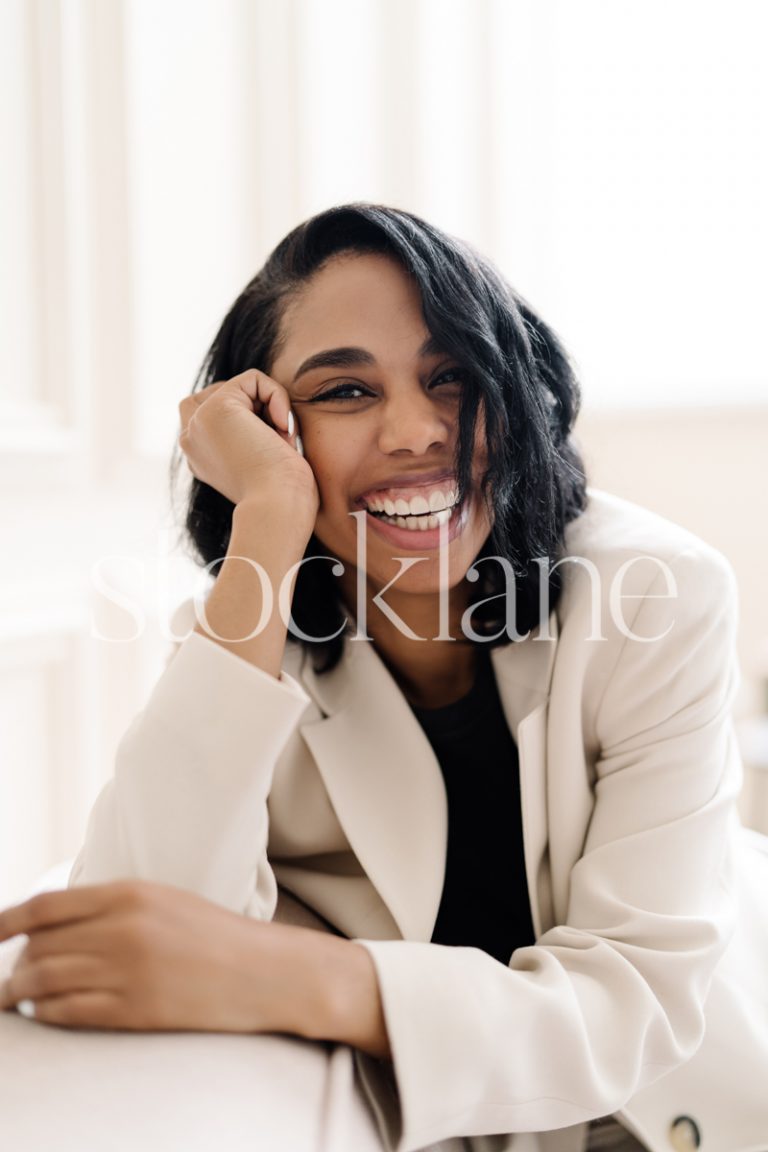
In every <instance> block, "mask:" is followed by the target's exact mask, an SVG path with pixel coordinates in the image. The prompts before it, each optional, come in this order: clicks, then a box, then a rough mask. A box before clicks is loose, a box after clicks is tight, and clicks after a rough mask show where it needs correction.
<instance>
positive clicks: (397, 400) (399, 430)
mask: <svg viewBox="0 0 768 1152" xmlns="http://www.w3.org/2000/svg"><path fill="white" fill-rule="evenodd" d="M380 412H381V424H380V427H379V433H378V446H379V450H380V451H381V452H383V453H385V454H386V455H392V454H393V453H397V452H404V453H405V452H407V453H410V454H412V455H414V456H423V455H424V454H425V453H427V452H428V451H429V450H430V448H444V447H445V445H446V444H447V443H449V442H450V439H451V436H452V435H453V428H452V423H451V421H450V420H449V419H448V418H447V415H446V412H445V411H441V410H440V406H439V405H438V404H437V403H436V402H435V400H433V399H432V398H431V397H430V395H429V394H428V393H425V392H424V391H422V389H421V388H414V389H408V390H405V389H404V390H403V391H402V392H400V393H399V394H398V395H396V396H394V395H393V396H390V397H388V398H387V400H386V401H385V402H384V404H383V405H382V406H381V409H380Z"/></svg>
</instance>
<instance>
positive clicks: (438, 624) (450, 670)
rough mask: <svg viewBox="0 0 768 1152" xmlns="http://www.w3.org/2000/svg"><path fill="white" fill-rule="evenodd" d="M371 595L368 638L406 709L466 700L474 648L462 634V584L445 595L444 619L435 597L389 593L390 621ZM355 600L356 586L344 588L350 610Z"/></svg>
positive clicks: (464, 604)
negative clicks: (397, 688)
mask: <svg viewBox="0 0 768 1152" xmlns="http://www.w3.org/2000/svg"><path fill="white" fill-rule="evenodd" d="M343 583H344V581H343V579H342V584H343ZM348 593H351V598H350V596H348ZM374 594H375V590H374V589H373V588H369V589H368V604H367V606H366V621H365V623H366V633H367V635H368V636H370V637H371V639H372V640H373V643H374V644H375V645H376V650H377V652H378V653H379V655H380V656H381V658H382V660H383V661H384V663H385V664H386V665H387V667H388V669H389V671H390V672H391V674H392V676H393V678H394V679H395V681H396V682H397V684H398V686H399V688H400V689H401V691H402V692H403V695H404V696H405V697H406V699H407V700H408V701H409V703H411V704H414V705H416V706H417V707H423V708H439V707H442V706H443V705H445V704H452V703H453V702H454V701H455V700H459V699H460V698H461V697H462V696H464V695H466V693H467V692H469V690H470V688H471V687H472V684H473V681H474V676H475V668H476V665H477V648H476V647H475V646H474V645H473V644H472V643H470V641H469V640H467V639H466V637H465V636H464V635H463V633H462V630H461V617H462V614H463V612H464V610H465V609H466V607H467V604H468V597H467V592H466V589H465V588H464V587H463V584H462V585H459V586H457V587H456V588H452V589H451V590H450V592H449V593H448V596H447V606H448V611H447V613H446V612H445V607H444V606H443V609H442V613H441V606H440V601H439V597H438V596H437V595H436V594H434V593H431V592H430V593H414V594H411V593H397V592H396V591H395V590H394V589H393V590H391V591H390V592H389V593H388V594H387V605H388V607H389V609H390V610H391V613H392V617H391V618H390V617H389V616H387V615H386V614H385V613H384V612H383V611H382V610H381V608H380V607H379V606H378V605H377V604H376V603H374V601H373V596H374ZM354 596H355V587H354V584H352V587H348V588H344V599H345V601H346V602H347V606H348V607H352V606H354V604H355V600H354ZM446 615H447V620H446V619H445V617H446ZM358 621H360V617H359V615H358Z"/></svg>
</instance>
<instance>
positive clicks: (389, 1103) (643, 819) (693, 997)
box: [357, 549, 740, 1152]
mask: <svg viewBox="0 0 768 1152" xmlns="http://www.w3.org/2000/svg"><path fill="white" fill-rule="evenodd" d="M671 568H672V571H673V574H674V576H675V578H676V582H677V590H678V596H677V599H676V600H674V601H670V600H667V599H664V598H663V594H664V592H665V587H664V586H663V584H660V586H659V587H654V586H653V585H651V586H650V587H649V588H648V590H647V593H646V594H645V596H644V597H642V598H641V600H640V602H639V605H638V608H637V612H636V615H635V617H634V625H633V629H632V630H633V632H634V633H635V634H638V635H642V636H646V637H650V636H655V637H663V638H660V639H657V640H655V641H654V642H650V643H643V642H641V641H637V640H633V639H626V640H624V641H623V642H621V643H616V648H617V649H618V654H617V657H616V660H615V662H614V663H613V667H612V671H611V673H610V675H609V676H608V677H607V682H605V683H603V689H604V691H602V699H601V700H600V701H599V703H596V704H595V706H594V709H596V716H595V717H594V722H595V727H596V732H597V736H598V742H599V747H600V752H599V756H598V760H597V763H596V766H595V785H594V797H595V803H594V810H593V816H592V819H591V822H590V825H589V830H588V835H587V838H586V842H585V844H584V847H583V852H582V855H581V857H580V858H579V860H578V862H577V864H576V866H575V867H574V868H573V870H572V873H571V880H570V896H569V905H568V911H567V915H566V917H565V921H564V923H561V924H558V925H557V926H555V927H553V928H552V929H551V930H549V931H547V932H546V933H545V934H544V935H542V936H541V937H540V939H539V940H538V941H537V942H536V944H535V945H534V946H531V947H526V948H522V949H519V950H517V951H516V952H515V953H514V954H513V956H512V959H511V962H510V964H509V966H508V967H507V966H505V965H502V964H500V963H498V962H497V961H495V960H494V959H492V958H491V957H489V956H488V955H486V954H485V953H483V952H481V951H479V950H477V949H474V948H449V947H442V946H438V945H434V944H426V943H420V942H410V941H374V940H361V941H360V943H361V944H362V945H363V946H364V947H365V948H367V949H368V951H369V953H370V955H371V957H372V958H373V961H374V964H375V967H376V971H377V975H378V980H379V985H380V988H381V995H382V1001H383V1008H384V1015H385V1019H386V1024H387V1029H388V1033H389V1038H390V1044H391V1049H392V1055H393V1059H392V1064H391V1065H387V1064H384V1063H380V1062H378V1061H376V1060H374V1059H372V1058H371V1057H368V1056H365V1055H362V1054H359V1055H358V1057H357V1060H358V1066H359V1069H360V1072H361V1075H362V1078H363V1081H364V1083H365V1085H366V1087H367V1091H368V1093H369V1097H370V1099H371V1103H372V1105H373V1107H374V1109H375V1111H376V1112H377V1114H378V1116H379V1120H380V1123H381V1124H382V1125H383V1127H384V1129H385V1135H386V1138H387V1140H388V1146H389V1148H390V1149H395V1150H396V1152H415V1150H416V1149H419V1148H423V1147H424V1146H425V1145H428V1144H432V1143H433V1142H437V1141H439V1140H441V1139H444V1138H446V1137H449V1136H451V1135H457V1134H461V1135H463V1136H473V1135H483V1134H490V1133H513V1132H525V1131H531V1132H542V1131H548V1130H551V1129H555V1128H561V1127H566V1126H568V1125H572V1124H578V1123H581V1122H583V1121H587V1120H589V1119H592V1118H594V1117H597V1116H601V1115H606V1114H608V1113H613V1112H616V1111H618V1110H619V1109H621V1108H622V1107H623V1106H624V1105H625V1104H626V1103H627V1102H628V1101H629V1100H630V1098H631V1097H632V1096H633V1095H634V1094H635V1093H636V1092H637V1091H638V1090H639V1089H640V1088H642V1087H644V1086H645V1085H647V1084H649V1083H651V1082H652V1081H653V1080H655V1079H657V1078H658V1077H660V1076H661V1075H663V1074H664V1073H665V1072H667V1071H669V1070H671V1069H672V1068H674V1067H675V1066H678V1065H680V1064H681V1063H683V1062H684V1061H686V1060H687V1059H688V1058H690V1057H691V1056H692V1055H693V1053H694V1052H695V1050H696V1049H697V1047H698V1045H699V1044H700V1042H701V1039H702V1037H703V1028H704V1012H703V1007H704V1001H705V997H706V994H707V990H708V986H709V982H710V979H711V976H712V974H713V971H714V968H715V965H716V963H717V961H718V959H719V957H720V956H721V954H722V952H723V951H724V949H725V946H726V944H727V941H728V939H729V936H730V934H731V930H732V926H733V920H734V900H733V895H732V886H731V879H732V878H731V870H730V852H729V847H728V845H729V843H730V840H731V837H730V832H731V830H732V826H733V823H734V821H735V805H734V800H735V796H736V794H737V790H738V783H739V780H740V767H739V761H738V754H737V752H736V749H735V745H734V737H733V734H732V730H731V722H730V706H731V701H732V696H733V692H734V686H735V680H736V675H735V657H734V634H735V622H736V595H735V585H734V581H733V577H732V575H731V571H730V568H729V567H728V566H727V564H726V562H725V561H724V560H723V559H722V558H721V557H719V555H718V554H716V553H713V552H711V551H710V550H708V549H707V550H706V551H705V550H704V549H702V551H701V553H697V552H691V551H686V552H685V553H682V554H680V555H679V556H677V557H676V558H675V560H674V561H672V562H671ZM659 580H660V581H661V576H659ZM670 624H671V625H672V627H671V628H669V626H670ZM668 628H669V631H668V632H667V634H666V635H664V633H665V632H666V631H667V629H668ZM606 683H607V686H606ZM574 691H576V692H578V691H580V687H579V685H578V684H575V685H574ZM550 722H552V721H550ZM574 770H577V771H582V770H583V767H582V752H581V749H579V750H578V756H575V757H574Z"/></svg>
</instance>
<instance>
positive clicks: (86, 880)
mask: <svg viewBox="0 0 768 1152" xmlns="http://www.w3.org/2000/svg"><path fill="white" fill-rule="evenodd" d="M307 700H308V697H307V696H306V694H305V693H304V691H303V689H301V688H300V687H299V686H298V685H297V684H296V683H295V681H293V680H292V679H291V678H290V677H289V676H287V675H286V674H285V673H284V674H283V675H282V676H281V679H280V680H279V681H278V680H276V679H275V678H274V677H272V676H269V675H268V674H267V673H266V672H262V671H261V670H260V669H258V668H255V667H254V666H253V665H251V664H248V663H247V662H246V661H244V660H242V659H241V658H240V657H239V656H236V655H234V653H232V652H230V651H229V650H227V649H225V648H223V647H222V646H221V645H220V644H217V643H216V642H215V641H214V640H211V639H209V638H207V637H205V636H202V635H200V634H199V633H197V632H191V633H190V634H189V636H188V637H187V638H186V640H184V641H183V643H182V644H181V646H180V648H179V649H178V651H177V652H176V653H175V655H174V656H173V657H172V658H171V660H170V662H169V663H168V665H167V666H166V669H165V671H164V672H163V674H162V675H161V677H160V679H159V680H158V682H157V684H156V686H155V688H154V690H153V692H152V694H151V696H150V698H149V700H148V702H147V705H146V707H145V708H144V710H143V711H142V712H140V713H139V714H138V716H136V718H135V719H134V721H133V723H132V724H131V725H130V727H129V728H128V730H127V731H126V732H125V734H124V735H123V737H122V739H121V741H120V743H119V745H118V749H117V754H116V759H115V770H114V775H113V778H112V780H111V781H110V782H109V783H108V784H107V785H106V787H105V788H104V789H103V791H102V792H101V794H100V795H99V797H98V799H97V801H96V804H95V805H94V808H93V810H92V812H91V816H90V819H89V823H88V828H87V832H86V838H85V842H84V845H83V848H82V850H81V852H80V854H79V856H78V857H77V859H76V860H75V863H74V866H73V869H72V872H71V875H70V880H69V883H70V885H78V884H97V883H104V882H106V881H109V880H116V879H125V878H128V877H135V878H142V879H151V880H156V881H159V882H163V883H167V884H174V885H177V886H178V887H180V888H186V889H189V890H191V891H194V892H197V893H199V894H200V895H202V896H206V897H208V898H209V899H211V900H214V901H215V902H216V903H218V904H221V905H222V906H223V907H226V908H230V909H232V910H233V911H237V912H241V913H245V914H247V915H250V916H254V917H257V918H259V919H270V918H271V917H272V915H273V914H274V910H275V905H276V900H277V885H276V882H275V877H274V874H273V872H272V869H271V867H270V865H269V864H268V862H267V854H266V847H267V836H268V821H267V796H268V793H269V789H270V787H271V784H272V775H273V771H274V767H275V764H276V762H277V759H278V757H279V756H280V754H281V752H282V750H283V747H284V746H285V744H286V743H287V741H288V739H289V737H290V735H291V733H292V732H293V730H294V728H295V726H296V724H297V722H298V719H299V717H300V715H301V713H302V712H303V710H304V707H305V705H306V703H307Z"/></svg>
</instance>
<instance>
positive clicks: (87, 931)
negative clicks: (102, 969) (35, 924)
mask: <svg viewBox="0 0 768 1152" xmlns="http://www.w3.org/2000/svg"><path fill="white" fill-rule="evenodd" d="M105 924H106V920H105V918H104V917H98V918H97V917H91V918H90V919H88V920H74V921H67V923H65V924H58V925H56V926H54V927H52V928H39V929H37V931H35V932H33V933H32V935H31V936H30V937H29V941H28V942H27V945H26V947H25V949H24V952H23V953H22V957H21V960H20V961H19V963H23V962H26V961H27V960H29V961H32V960H41V959H42V958H43V956H62V955H66V954H67V953H69V954H70V955H71V954H73V953H77V954H78V955H82V956H86V955H88V956H101V955H103V954H104V952H105V950H106V949H108V946H109V945H108V943H106V944H105V939H106V938H105V936H104V933H103V931H99V927H101V926H104V925H105Z"/></svg>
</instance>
